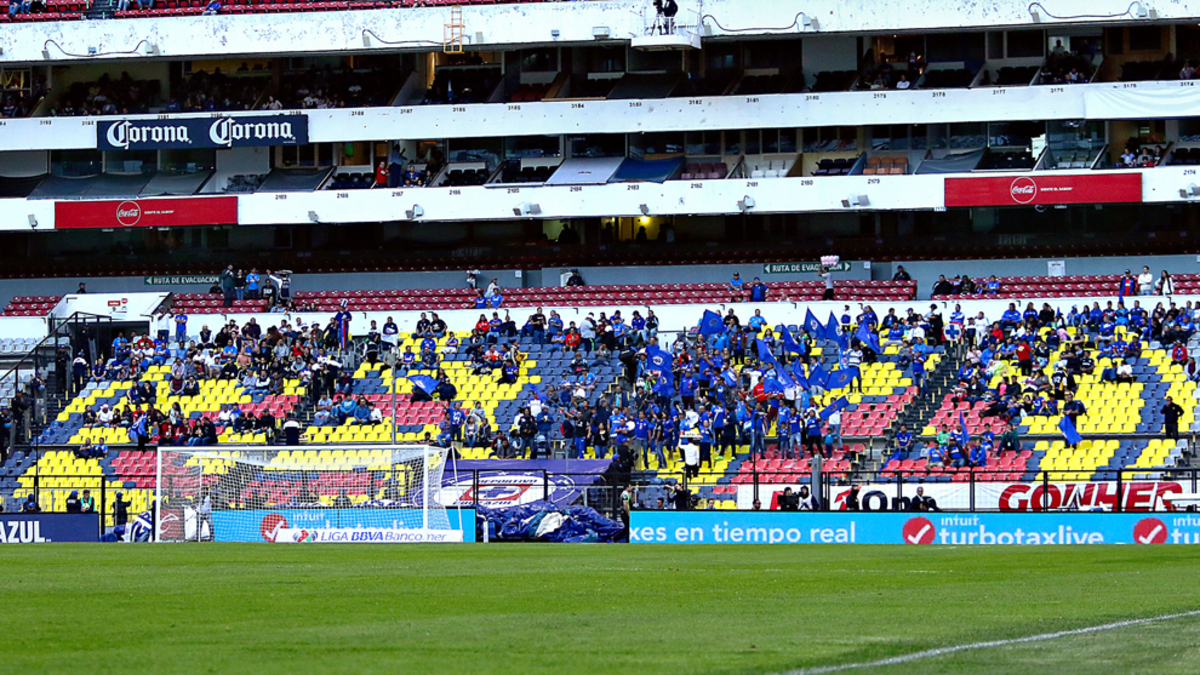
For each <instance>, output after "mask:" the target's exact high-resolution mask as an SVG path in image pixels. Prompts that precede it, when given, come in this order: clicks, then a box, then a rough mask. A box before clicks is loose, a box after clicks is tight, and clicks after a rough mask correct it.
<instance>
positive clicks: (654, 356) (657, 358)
mask: <svg viewBox="0 0 1200 675" xmlns="http://www.w3.org/2000/svg"><path fill="white" fill-rule="evenodd" d="M673 363H674V359H673V357H672V356H671V353H670V352H668V351H667V350H665V349H663V348H662V347H658V346H656V345H650V346H649V347H646V370H654V371H658V372H662V371H664V370H665V371H667V372H670V371H671V365H672V364H673Z"/></svg>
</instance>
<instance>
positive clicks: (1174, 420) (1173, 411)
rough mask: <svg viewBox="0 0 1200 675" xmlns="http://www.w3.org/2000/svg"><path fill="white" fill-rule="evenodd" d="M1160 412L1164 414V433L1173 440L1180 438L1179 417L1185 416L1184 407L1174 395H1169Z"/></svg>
mask: <svg viewBox="0 0 1200 675" xmlns="http://www.w3.org/2000/svg"><path fill="white" fill-rule="evenodd" d="M1159 412H1160V413H1162V416H1163V435H1164V436H1166V437H1167V438H1169V439H1171V440H1173V441H1177V440H1179V418H1180V417H1182V416H1183V408H1181V407H1179V404H1178V403H1176V402H1175V400H1174V399H1173V398H1172V397H1170V396H1167V398H1166V402H1165V403H1164V404H1163V407H1162V410H1160V411H1159Z"/></svg>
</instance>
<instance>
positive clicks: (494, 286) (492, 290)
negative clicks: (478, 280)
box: [483, 279, 500, 298]
mask: <svg viewBox="0 0 1200 675" xmlns="http://www.w3.org/2000/svg"><path fill="white" fill-rule="evenodd" d="M499 291H500V284H499V283H498V282H497V281H496V280H495V279H492V281H491V283H489V284H488V287H487V291H485V292H484V294H483V296H484V297H486V298H490V297H492V296H493V295H495V294H496V293H498V292H499Z"/></svg>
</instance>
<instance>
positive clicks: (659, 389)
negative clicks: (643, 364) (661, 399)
mask: <svg viewBox="0 0 1200 675" xmlns="http://www.w3.org/2000/svg"><path fill="white" fill-rule="evenodd" d="M654 393H656V394H658V395H660V396H666V397H668V398H670V397H671V396H674V395H675V385H674V383H673V382H672V378H669V377H667V376H666V375H665V374H663V373H659V374H658V382H655V383H654Z"/></svg>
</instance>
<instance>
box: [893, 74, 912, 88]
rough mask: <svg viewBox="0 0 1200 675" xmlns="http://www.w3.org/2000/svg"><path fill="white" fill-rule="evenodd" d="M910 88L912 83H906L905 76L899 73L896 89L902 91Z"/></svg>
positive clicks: (906, 78)
mask: <svg viewBox="0 0 1200 675" xmlns="http://www.w3.org/2000/svg"><path fill="white" fill-rule="evenodd" d="M911 86H912V82H909V81H908V76H907V75H905V74H904V73H900V81H899V82H897V83H896V88H897V89H901V90H903V89H908V88H909V87H911Z"/></svg>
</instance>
